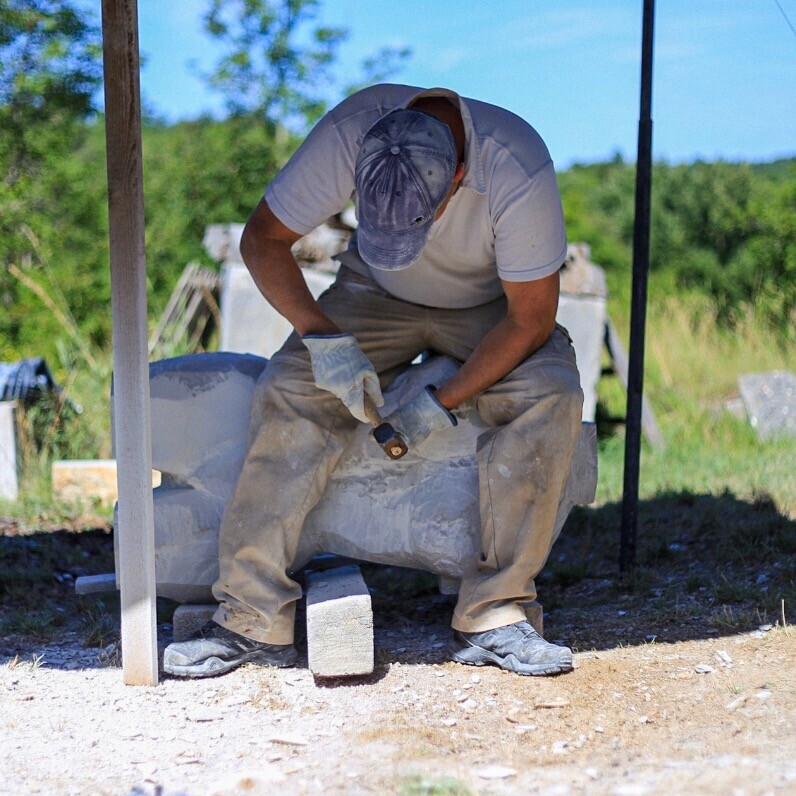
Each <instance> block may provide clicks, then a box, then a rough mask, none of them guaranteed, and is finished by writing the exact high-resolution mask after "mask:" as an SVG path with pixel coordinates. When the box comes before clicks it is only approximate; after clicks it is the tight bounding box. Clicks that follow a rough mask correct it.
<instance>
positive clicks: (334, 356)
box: [301, 334, 384, 423]
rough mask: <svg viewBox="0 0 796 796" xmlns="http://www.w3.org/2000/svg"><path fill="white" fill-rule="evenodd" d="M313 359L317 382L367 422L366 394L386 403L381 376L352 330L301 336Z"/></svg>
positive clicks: (356, 416) (314, 375)
mask: <svg viewBox="0 0 796 796" xmlns="http://www.w3.org/2000/svg"><path fill="white" fill-rule="evenodd" d="M301 342H302V343H304V345H305V346H306V347H307V349H308V351H309V352H310V359H311V360H312V375H313V377H314V378H315V384H317V385H318V387H320V388H321V389H322V390H327V391H328V392H330V393H332V394H333V395H336V396H337V397H338V398H339V399H340V400H341V401H342V402H343V403H344V404H345V405H346V406H347V407H348V410H349V412H351V414H352V415H353V416H354V417H355V418H356V419H357V420H361V421H362V422H363V423H367V422H368V416H367V415H366V414H365V395H366V394H367V395H368V396H369V397H370V399H371V400H372V401H373V403H374V404H375V405H376V406H382V405H383V404H384V398H383V397H382V394H381V387H380V386H379V377H378V376H377V375H376V371H375V369H374V367H373V365H372V364H371V363H370V360H369V359H368V358H367V357H366V356H365V355H364V354H363V353H362V349H361V348H360V347H359V344H358V343H357V341H356V338H355V337H354V335H352V334H308V335H304V337H302V338H301Z"/></svg>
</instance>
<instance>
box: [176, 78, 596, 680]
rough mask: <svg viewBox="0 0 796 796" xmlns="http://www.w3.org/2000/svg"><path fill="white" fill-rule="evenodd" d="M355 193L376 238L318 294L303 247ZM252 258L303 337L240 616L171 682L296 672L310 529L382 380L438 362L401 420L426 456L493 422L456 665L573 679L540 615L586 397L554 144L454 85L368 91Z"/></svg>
mask: <svg viewBox="0 0 796 796" xmlns="http://www.w3.org/2000/svg"><path fill="white" fill-rule="evenodd" d="M352 195H353V196H354V198H355V201H356V209H357V217H358V219H359V228H358V230H357V232H356V234H355V236H354V237H353V238H352V240H351V244H350V246H349V248H348V251H346V252H344V253H343V254H341V255H339V260H340V262H341V264H342V266H341V268H340V273H339V275H338V278H337V281H336V282H335V283H334V285H333V286H332V287H331V288H330V289H329V290H328V291H327V292H326V293H325V294H324V295H323V296H321V298H320V299H319V300H318V301H317V302H316V301H315V300H314V299H313V297H312V295H311V294H310V291H309V290H308V289H307V286H306V284H305V282H304V280H303V277H302V275H301V271H300V269H299V267H298V266H297V264H296V262H295V260H294V258H293V256H292V254H291V251H290V247H291V245H292V244H293V243H294V242H295V241H296V240H298V239H299V238H300V237H301V236H302V235H305V234H306V233H308V232H310V231H311V230H312V229H314V228H315V227H316V226H318V225H319V224H320V223H322V222H323V221H324V220H326V219H327V218H328V217H329V216H331V215H333V214H334V213H337V212H339V211H340V210H342V209H343V207H344V206H345V204H346V203H347V202H348V201H349V199H351V197H352ZM241 253H242V254H243V257H244V260H245V262H246V265H247V267H248V268H249V271H250V272H251V274H252V276H253V278H254V281H255V282H256V283H257V286H258V288H259V289H260V291H261V292H262V294H263V295H264V296H265V298H266V299H267V300H268V301H269V302H270V303H271V304H272V305H273V306H274V307H275V308H276V309H277V310H278V311H279V312H280V313H281V314H282V315H284V316H285V317H286V318H287V319H288V320H289V321H290V322H291V323H292V324H293V326H294V327H295V330H296V331H295V333H294V334H293V335H292V336H291V337H290V338H289V339H288V340H287V342H286V343H285V345H284V346H283V347H282V349H281V350H280V351H279V352H278V353H277V354H276V355H275V356H274V357H273V358H272V359H271V361H270V363H269V365H268V367H267V368H266V369H265V371H264V372H263V375H262V377H261V379H260V382H259V383H258V385H257V388H256V390H255V394H254V398H253V402H252V411H251V420H250V440H249V441H250V448H249V451H248V455H247V457H246V460H245V463H244V466H243V470H242V472H241V475H240V478H239V480H238V483H237V486H236V489H235V492H234V494H233V497H232V499H231V500H230V502H229V504H228V505H227V508H226V512H225V514H224V518H223V521H222V525H221V531H220V550H219V556H220V574H219V578H218V581H217V582H216V583H215V585H214V587H213V594H214V595H215V597H216V598H217V599H218V601H219V608H218V610H217V611H216V613H215V615H214V618H213V622H211V623H209V624H208V625H206V626H205V627H204V628H203V629H202V630H201V631H200V632H199V633H198V634H197V635H196V637H195V638H193V639H191V640H188V641H184V642H180V643H174V644H171V645H170V646H169V647H168V648H167V650H166V653H165V655H164V668H165V669H166V671H167V672H170V673H171V674H174V675H179V676H185V677H203V676H208V675H214V674H220V673H223V672H226V671H229V670H230V669H232V668H234V667H235V666H238V665H239V664H241V663H244V662H246V661H257V662H261V663H267V664H271V665H274V666H286V665H290V664H292V663H294V662H295V660H296V652H295V649H294V647H293V625H294V615H295V605H296V601H297V600H298V599H300V597H301V588H300V586H299V585H298V584H297V583H296V582H295V581H293V580H292V579H291V578H290V577H289V576H288V574H287V573H288V570H289V568H290V566H291V563H292V561H293V559H294V556H295V553H296V547H297V544H298V540H299V536H300V534H301V530H302V526H303V523H304V519H305V517H306V516H307V514H308V513H309V512H310V511H311V509H312V508H313V507H314V506H315V505H316V504H317V502H318V500H319V499H320V497H321V495H322V494H323V491H324V488H325V486H326V483H327V479H328V477H329V474H330V473H331V472H332V470H333V468H334V467H335V464H336V462H337V461H338V459H339V457H340V454H341V452H342V451H343V449H344V447H345V446H346V443H347V441H348V439H349V438H350V435H351V434H352V432H353V431H354V430H355V429H356V427H357V426H356V424H357V423H359V422H367V415H366V413H365V406H364V403H365V398H366V396H367V397H368V398H369V399H370V400H372V401H373V403H374V404H375V405H377V406H380V405H382V403H383V399H382V395H381V385H382V384H384V385H386V384H387V383H388V382H389V380H390V378H391V377H392V376H394V375H395V374H396V373H397V372H399V371H400V369H401V368H403V367H405V366H407V365H408V364H409V363H410V362H411V361H412V360H413V359H414V358H415V357H416V356H417V355H418V354H419V353H421V352H423V351H427V350H433V351H436V352H439V353H441V354H446V355H448V356H450V357H453V358H454V359H456V360H458V361H460V362H461V363H462V365H461V368H460V369H459V370H458V372H457V373H456V374H455V375H454V376H453V377H452V378H451V379H450V380H449V381H447V382H446V383H445V384H437V385H428V387H426V389H425V390H424V391H423V392H421V393H420V394H419V395H418V396H417V397H416V398H414V399H412V400H411V401H410V402H409V403H407V404H405V405H404V406H401V407H399V409H398V410H397V411H396V412H395V413H394V414H393V415H391V416H390V417H389V418H387V420H388V421H389V422H390V423H392V425H393V426H394V427H395V428H397V429H398V430H399V431H401V432H403V434H404V435H405V436H406V438H407V441H408V443H409V446H410V449H411V447H412V446H414V445H418V444H420V443H422V442H423V440H425V439H426V438H427V437H429V436H433V434H434V432H435V431H436V430H438V429H444V428H451V427H452V426H455V425H456V423H457V421H456V417H455V416H454V414H453V412H454V410H455V409H456V408H457V407H459V406H460V405H462V404H463V403H464V402H465V401H467V402H469V405H472V406H474V407H475V409H476V411H477V412H478V413H479V415H480V417H481V418H482V419H483V420H484V422H485V423H486V424H487V425H488V426H489V429H488V430H487V431H485V432H484V433H483V434H482V435H481V437H480V438H479V440H478V447H477V462H478V474H479V500H480V511H481V534H482V553H481V556H480V558H479V560H477V561H473V562H472V568H471V570H470V572H469V573H468V574H467V575H466V577H465V578H464V580H463V581H462V585H461V591H460V594H459V599H458V603H457V605H456V609H455V611H454V614H453V620H452V626H453V629H454V634H453V653H452V655H453V659H454V660H456V661H460V662H461V663H468V664H475V665H482V664H486V663H490V664H495V665H498V666H501V667H503V668H505V669H509V670H511V671H513V672H517V673H518V674H525V675H547V674H558V673H560V672H566V671H569V670H570V669H571V668H572V653H571V651H570V650H569V649H567V648H566V647H558V646H555V645H553V644H548V643H547V642H546V641H544V640H543V639H542V638H541V637H540V636H539V635H538V634H537V633H536V632H535V631H534V629H533V628H532V626H531V625H530V624H529V623H528V622H527V621H526V618H525V613H524V611H523V609H522V604H523V603H526V602H530V601H532V600H534V599H535V596H536V590H535V586H534V576H535V575H536V574H537V573H538V572H539V570H540V569H541V568H542V566H543V565H544V563H545V560H546V559H547V556H548V554H549V552H550V547H551V545H552V542H553V538H552V536H553V528H554V521H555V517H556V511H557V509H558V504H559V499H560V497H561V493H562V490H563V488H564V485H565V482H566V479H567V474H568V472H569V464H570V458H571V456H572V451H573V448H574V444H575V440H576V438H577V435H578V432H579V429H580V421H581V407H582V402H583V395H582V392H581V389H580V381H579V377H578V371H577V368H576V365H575V355H574V350H573V348H572V344H571V342H570V340H569V337H568V335H567V333H566V331H565V330H564V329H563V328H562V327H560V326H557V325H556V323H555V315H556V309H557V306H558V292H559V278H558V272H559V269H560V267H561V265H562V263H563V262H564V258H565V255H566V239H565V233H564V224H563V217H562V212H561V201H560V198H559V193H558V187H557V185H556V178H555V172H554V170H553V164H552V162H551V160H550V155H549V154H548V151H547V148H546V146H545V144H544V142H543V141H542V140H541V138H540V137H539V135H538V134H537V133H536V131H535V130H534V129H533V128H532V127H530V126H529V125H528V124H527V123H526V122H524V121H523V120H522V119H520V118H519V117H517V116H515V115H514V114H512V113H510V112H509V111H506V110H503V109H501V108H498V107H495V106H493V105H488V104H486V103H483V102H478V101H475V100H470V99H464V98H462V97H459V96H458V95H457V94H456V93H454V92H453V91H449V90H446V89H430V90H425V91H424V90H421V89H418V88H412V87H410V86H402V85H378V86H373V87H371V88H367V89H365V90H363V91H360V92H358V93H357V94H354V95H353V96H351V97H349V98H348V99H346V100H345V101H343V102H342V103H341V104H340V105H338V106H337V107H336V108H334V109H333V110H332V111H330V112H329V113H328V114H327V115H326V116H325V117H324V118H323V119H322V120H321V121H320V122H319V123H318V125H317V126H316V127H315V128H314V129H313V130H312V132H311V133H310V135H309V136H308V137H307V139H306V140H305V141H304V143H303V144H302V145H301V146H300V147H299V149H298V150H297V152H296V153H295V154H294V155H293V157H292V158H291V159H290V161H289V162H288V163H287V165H286V166H285V167H284V168H283V169H282V171H281V172H280V173H279V174H278V175H277V176H276V178H275V179H274V181H273V182H272V183H271V184H270V185H269V186H268V188H267V189H266V191H265V196H264V198H263V199H262V200H261V202H260V203H259V205H258V206H257V207H256V208H255V210H254V212H253V213H252V215H251V218H250V219H249V221H248V223H247V224H246V228H245V230H244V233H243V238H242V241H241ZM374 450H375V451H377V449H376V448H375V443H374ZM374 455H375V454H374ZM384 466H385V467H390V466H391V464H390V462H389V461H388V460H387V459H385V460H384Z"/></svg>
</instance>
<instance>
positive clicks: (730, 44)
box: [91, 0, 796, 167]
mask: <svg viewBox="0 0 796 796" xmlns="http://www.w3.org/2000/svg"><path fill="white" fill-rule="evenodd" d="M779 1H780V4H781V6H782V8H783V9H784V11H785V12H786V13H787V15H788V16H789V18H790V20H791V22H792V23H793V24H794V25H796V0H779ZM91 4H92V5H94V2H92V3H91ZM97 5H98V4H97ZM138 5H139V17H140V36H141V50H142V52H143V54H144V56H145V59H146V60H145V66H144V68H143V72H142V79H141V82H142V90H143V93H144V97H145V100H146V102H147V103H148V104H149V106H150V107H151V108H152V109H153V110H154V111H156V112H157V113H158V114H159V115H161V116H163V117H165V118H166V119H168V120H177V119H183V118H191V117H195V116H197V115H199V114H201V113H202V112H208V111H209V112H213V113H220V112H221V110H222V101H221V99H220V97H218V96H216V95H215V94H213V93H211V92H210V91H209V90H208V89H207V88H206V87H205V86H204V84H203V82H202V81H201V79H200V78H199V77H197V76H196V74H195V70H196V68H197V67H198V68H199V69H204V70H205V71H207V70H209V69H210V68H212V65H213V63H214V62H215V60H216V58H217V57H218V55H219V52H218V50H217V49H216V45H215V44H214V43H213V42H212V41H210V40H209V39H208V37H207V36H206V35H205V34H204V33H203V32H202V30H201V13H202V11H203V10H204V9H205V7H206V5H207V3H206V0H138ZM319 21H320V22H322V23H324V24H329V25H335V26H343V27H347V28H349V29H350V31H351V33H350V37H349V39H348V41H347V42H346V43H345V44H344V45H343V46H342V48H341V57H340V61H339V64H338V66H337V75H338V80H339V85H344V84H346V83H350V82H354V81H355V80H356V78H357V71H358V65H359V63H360V61H361V60H362V58H363V57H365V56H366V55H368V54H369V53H372V52H374V51H375V50H377V49H379V48H380V47H382V46H385V45H393V46H407V47H410V48H411V49H412V51H413V55H412V57H411V59H410V60H409V62H408V63H407V65H406V66H405V68H404V69H403V70H402V72H401V73H400V74H399V75H398V76H396V78H394V79H395V80H396V81H398V82H404V83H409V84H412V85H420V86H434V85H441V86H447V87H450V88H453V89H455V90H456V91H458V92H459V93H461V94H463V95H465V96H470V97H476V98H478V99H483V100H486V101H488V102H492V103H495V104H497V105H503V106H504V107H506V108H509V109H510V110H512V111H514V112H515V113H518V114H519V115H520V116H522V117H524V118H525V119H527V120H528V121H529V122H530V123H531V124H532V125H533V126H534V127H536V129H537V130H538V131H539V132H540V133H541V134H542V136H543V137H544V139H545V140H546V142H547V144H548V146H549V148H550V151H551V153H552V155H553V158H554V160H555V161H556V164H557V165H558V166H559V167H566V166H568V165H569V164H571V163H573V162H591V161H595V160H600V159H605V158H609V157H611V156H612V155H613V154H614V153H615V152H620V153H621V154H622V155H623V156H624V157H625V158H627V159H629V160H633V159H635V146H636V144H635V141H636V123H637V118H638V85H639V52H640V38H641V0H600V2H594V0H590V1H587V0H573V1H572V2H563V0H562V1H561V2H556V1H555V0H547V1H546V2H543V1H542V0H499V1H498V0H478V1H477V2H476V0H469V1H468V0H458V2H453V0H431V1H430V0H402V1H401V2H395V0H389V1H388V0H325V1H324V2H323V3H322V11H321V15H320V18H319ZM655 45H656V46H655V54H656V61H655V73H654V92H653V117H654V122H655V127H654V152H655V157H656V158H662V159H666V160H669V161H671V162H681V161H691V160H694V159H696V158H705V159H714V158H719V157H721V158H725V159H731V160H768V159H771V158H774V157H781V156H790V155H794V154H796V35H794V33H793V31H792V30H791V29H790V28H789V27H788V24H787V22H786V21H785V19H784V18H783V15H782V13H781V11H780V10H779V8H778V7H777V3H776V0H690V2H688V1H687V0H667V1H666V2H661V1H660V0H659V2H658V3H657V13H656V41H655ZM191 61H194V62H195V64H196V66H194V67H191V66H189V62H191ZM328 92H329V98H330V100H332V101H336V100H337V99H339V97H340V95H339V93H336V90H335V88H334V87H333V86H330V87H329V89H328Z"/></svg>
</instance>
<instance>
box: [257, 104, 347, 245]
mask: <svg viewBox="0 0 796 796" xmlns="http://www.w3.org/2000/svg"><path fill="white" fill-rule="evenodd" d="M354 157H355V156H354V154H353V152H352V150H351V147H350V146H347V145H346V144H345V143H344V142H343V140H342V138H341V136H340V133H339V132H338V130H337V128H336V126H335V123H334V120H333V118H332V115H331V114H330V113H327V114H326V116H324V117H323V118H322V119H321V120H320V121H319V122H318V124H316V125H315V127H314V128H313V129H312V131H311V132H310V134H309V135H308V136H307V137H306V138H305V139H304V142H303V143H302V144H301V146H300V147H299V148H298V149H297V150H296V151H295V152H294V153H293V156H292V157H291V158H290V160H288V162H287V163H286V164H285V166H284V167H283V168H282V170H281V171H280V172H279V173H278V174H277V175H276V177H274V179H273V181H272V182H271V183H270V185H269V186H268V187H267V188H266V189H265V201H266V202H268V206H269V207H270V208H271V210H272V211H273V213H274V215H275V216H276V217H277V218H278V219H279V220H280V221H281V222H282V223H283V224H284V225H285V226H286V227H288V228H289V229H292V230H293V232H295V233H297V234H300V235H306V234H307V233H308V232H311V231H312V230H313V229H315V227H317V226H319V225H320V224H322V223H323V222H324V221H326V219H327V218H329V216H332V215H334V214H335V213H338V212H340V210H342V209H343V207H345V204H346V202H347V201H348V200H349V199H350V198H351V195H352V194H353V192H354Z"/></svg>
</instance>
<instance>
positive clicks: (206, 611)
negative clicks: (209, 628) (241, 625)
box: [171, 603, 218, 641]
mask: <svg viewBox="0 0 796 796" xmlns="http://www.w3.org/2000/svg"><path fill="white" fill-rule="evenodd" d="M216 608H218V606H217V605H191V604H189V603H186V604H185V605H180V606H178V607H177V610H176V611H175V612H174V618H173V619H172V620H171V625H172V632H173V634H174V640H175V641H187V640H188V639H189V638H190V637H191V636H192V635H193V634H194V633H196V631H197V630H199V628H201V627H202V626H203V625H204V624H205V623H206V622H209V621H210V620H211V619H212V618H213V614H214V613H215V612H216Z"/></svg>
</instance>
